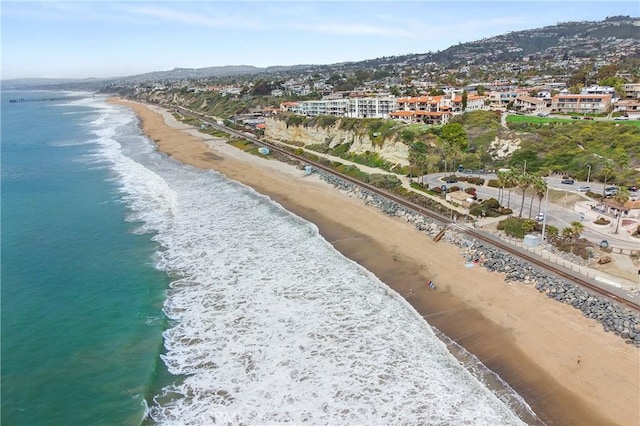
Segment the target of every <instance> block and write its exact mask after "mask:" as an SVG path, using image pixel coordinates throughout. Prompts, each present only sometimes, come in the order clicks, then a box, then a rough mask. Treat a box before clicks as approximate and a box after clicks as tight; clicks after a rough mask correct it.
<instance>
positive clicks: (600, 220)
mask: <svg viewBox="0 0 640 426" xmlns="http://www.w3.org/2000/svg"><path fill="white" fill-rule="evenodd" d="M593 223H595V224H596V225H608V224H610V223H611V221H610V220H607V219H605V218H604V217H599V218H598V219H596V220H594V221H593Z"/></svg>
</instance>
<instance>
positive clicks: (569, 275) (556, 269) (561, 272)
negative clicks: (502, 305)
mask: <svg viewBox="0 0 640 426" xmlns="http://www.w3.org/2000/svg"><path fill="white" fill-rule="evenodd" d="M177 110H178V111H180V113H181V114H184V115H189V116H191V117H194V118H198V119H200V120H202V121H203V122H205V123H207V124H209V125H211V126H212V127H214V128H216V129H218V130H220V131H223V132H225V133H228V134H231V135H234V136H238V137H240V138H244V139H247V140H250V141H251V142H253V143H255V144H257V145H260V146H263V147H266V148H269V149H270V150H273V151H275V152H278V153H281V154H283V155H287V156H289V157H291V158H294V159H296V160H299V161H301V162H303V163H308V164H310V165H312V166H313V167H316V168H318V169H320V170H323V171H325V172H327V173H330V174H332V175H335V176H338V177H340V178H341V179H343V180H346V181H348V182H350V183H352V184H354V185H358V186H359V187H361V188H364V189H366V190H368V191H371V192H373V193H375V194H377V195H379V196H381V197H384V198H387V199H389V200H391V201H393V202H395V203H397V204H399V205H401V206H403V207H406V208H408V209H410V210H412V211H414V212H416V213H419V214H421V215H424V216H427V217H429V218H431V219H432V220H434V221H436V222H438V223H440V224H442V225H443V226H445V227H448V226H451V225H453V226H454V228H455V230H456V231H458V232H463V233H466V234H467V235H469V236H471V237H473V238H475V239H477V240H480V241H482V242H484V243H486V244H488V245H490V246H493V247H495V248H497V249H500V250H502V251H505V252H507V253H509V254H511V255H513V256H515V257H518V258H520V259H522V260H523V261H526V262H528V263H530V264H532V265H535V266H537V267H538V268H540V269H542V270H544V271H546V272H549V273H551V274H554V275H556V276H557V277H559V278H563V279H567V280H569V281H571V282H573V283H575V284H578V285H579V286H581V287H583V288H585V289H587V290H589V291H591V292H593V293H596V294H599V295H601V296H604V297H606V298H608V299H610V300H612V301H614V302H616V303H618V304H619V305H624V306H625V307H628V308H630V309H633V310H635V311H636V312H640V304H638V303H635V302H634V301H633V300H629V299H626V298H624V297H621V296H618V295H617V294H614V293H612V292H610V291H608V290H606V289H604V288H601V287H600V286H598V285H596V284H595V283H594V282H592V281H591V280H589V279H588V278H586V277H584V276H582V275H581V274H576V273H574V271H570V270H568V269H566V268H563V267H560V266H557V265H553V264H548V263H546V262H545V261H544V260H543V259H541V258H540V257H538V256H536V255H532V254H531V253H529V252H526V251H522V250H518V249H516V248H515V247H513V246H512V245H510V244H507V243H504V242H502V241H500V240H498V239H495V238H491V237H489V236H488V235H486V234H485V233H483V232H480V231H477V230H475V229H472V228H468V227H462V226H460V225H459V224H457V223H456V222H454V221H453V220H451V219H450V218H448V217H446V216H443V215H441V214H439V213H436V212H433V211H431V210H428V209H426V208H424V207H422V206H420V205H418V204H415V203H412V202H411V201H408V200H405V199H403V198H401V197H398V196H397V195H395V194H392V193H390V192H387V191H385V190H383V189H380V188H377V187H375V186H372V185H369V184H367V183H364V182H362V181H359V180H357V179H354V178H352V177H350V176H346V175H343V174H341V173H338V172H336V171H335V170H333V169H331V168H329V167H326V166H324V165H322V164H319V163H316V162H314V161H311V160H309V159H307V158H305V157H302V156H299V155H296V154H294V153H292V152H290V151H288V150H286V149H284V148H281V147H279V146H278V145H276V144H273V143H270V142H266V141H263V140H260V139H257V138H255V137H252V136H249V135H247V134H246V133H244V132H240V131H237V130H234V129H230V128H228V127H226V126H221V125H219V124H218V123H215V122H213V121H211V120H210V119H209V118H208V117H206V116H204V115H202V114H198V113H195V112H192V111H189V110H186V109H184V108H180V107H178V108H177Z"/></svg>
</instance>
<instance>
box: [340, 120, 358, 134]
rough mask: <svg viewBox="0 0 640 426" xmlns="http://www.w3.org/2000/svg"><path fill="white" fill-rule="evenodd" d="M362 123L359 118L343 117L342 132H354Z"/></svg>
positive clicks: (341, 121) (341, 122)
mask: <svg viewBox="0 0 640 426" xmlns="http://www.w3.org/2000/svg"><path fill="white" fill-rule="evenodd" d="M359 123H360V120H359V119H357V118H349V117H342V118H341V119H340V127H339V128H340V130H346V131H349V130H354V129H355V128H356V127H357V126H358V124H359Z"/></svg>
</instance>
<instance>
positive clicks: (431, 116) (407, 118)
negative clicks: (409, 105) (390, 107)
mask: <svg viewBox="0 0 640 426" xmlns="http://www.w3.org/2000/svg"><path fill="white" fill-rule="evenodd" d="M452 116H453V114H452V113H451V112H449V111H423V110H417V111H405V110H399V111H394V112H392V113H390V114H389V117H390V118H393V119H396V120H402V121H404V122H406V123H423V124H436V125H442V124H447V123H448V122H449V120H450V119H451V117H452Z"/></svg>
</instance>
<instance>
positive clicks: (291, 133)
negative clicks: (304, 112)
mask: <svg viewBox="0 0 640 426" xmlns="http://www.w3.org/2000/svg"><path fill="white" fill-rule="evenodd" d="M265 124H266V128H265V133H264V135H265V137H266V138H267V139H273V140H277V141H281V142H285V143H287V142H289V143H291V142H294V143H296V144H303V145H305V146H306V145H314V144H324V143H328V144H329V146H330V147H331V148H333V147H335V146H337V145H340V144H345V143H348V144H351V146H350V148H349V152H352V153H355V154H362V153H364V152H366V151H369V152H376V153H378V155H380V156H381V157H382V158H384V159H385V160H387V161H389V162H391V163H395V164H401V165H408V164H409V162H408V161H407V158H408V155H409V147H408V146H407V145H405V144H404V143H402V142H401V141H399V140H396V139H395V138H392V139H387V140H385V141H384V143H383V144H381V145H380V144H378V145H374V144H373V142H372V141H371V138H370V137H369V134H368V133H364V134H360V133H358V132H356V131H353V130H342V129H340V128H339V126H340V124H339V122H338V123H336V124H335V125H333V126H330V127H327V128H324V127H319V126H314V127H304V126H288V127H287V123H286V122H284V121H282V120H278V119H274V118H267V119H266V120H265Z"/></svg>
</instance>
